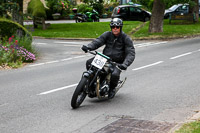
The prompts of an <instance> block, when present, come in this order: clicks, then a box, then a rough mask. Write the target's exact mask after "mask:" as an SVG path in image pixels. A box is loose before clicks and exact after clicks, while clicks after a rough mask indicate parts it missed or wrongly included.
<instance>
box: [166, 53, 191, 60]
mask: <svg viewBox="0 0 200 133" xmlns="http://www.w3.org/2000/svg"><path fill="white" fill-rule="evenodd" d="M190 54H192V52H188V53H185V54H181V55H177V56H174V57H171V58H170V59H171V60H173V59H177V58H180V57H183V56H186V55H190Z"/></svg>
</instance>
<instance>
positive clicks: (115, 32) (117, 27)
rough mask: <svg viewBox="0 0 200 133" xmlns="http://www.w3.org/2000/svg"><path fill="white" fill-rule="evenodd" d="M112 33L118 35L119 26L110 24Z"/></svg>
mask: <svg viewBox="0 0 200 133" xmlns="http://www.w3.org/2000/svg"><path fill="white" fill-rule="evenodd" d="M111 28H112V33H113V34H114V35H115V36H119V34H120V27H119V26H112V27H111Z"/></svg>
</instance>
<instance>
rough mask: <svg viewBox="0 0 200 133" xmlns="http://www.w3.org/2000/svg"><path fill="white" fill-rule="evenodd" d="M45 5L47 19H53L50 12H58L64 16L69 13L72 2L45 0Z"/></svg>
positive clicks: (67, 0) (66, 0)
mask: <svg viewBox="0 0 200 133" xmlns="http://www.w3.org/2000/svg"><path fill="white" fill-rule="evenodd" d="M46 2H47V7H48V8H49V9H48V10H46V14H47V19H53V17H52V14H55V13H60V14H61V17H66V16H68V15H69V14H70V11H71V7H72V4H71V3H70V1H69V0H46Z"/></svg>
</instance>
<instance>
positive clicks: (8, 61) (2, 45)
mask: <svg viewBox="0 0 200 133" xmlns="http://www.w3.org/2000/svg"><path fill="white" fill-rule="evenodd" d="M18 38H19V37H18ZM25 38H26V37H24V38H20V41H18V40H17V38H15V37H14V36H12V37H10V38H9V40H8V41H1V42H0V66H1V67H5V66H9V67H14V68H16V67H19V66H21V65H22V63H23V62H32V61H34V60H35V55H34V54H33V53H31V52H29V51H28V50H27V49H26V48H25V47H24V44H28V43H29V46H31V42H32V41H31V40H30V38H28V39H25ZM19 43H21V44H19Z"/></svg>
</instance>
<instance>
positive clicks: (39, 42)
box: [35, 42, 47, 45]
mask: <svg viewBox="0 0 200 133" xmlns="http://www.w3.org/2000/svg"><path fill="white" fill-rule="evenodd" d="M35 44H39V45H46V44H47V43H40V42H38V43H35Z"/></svg>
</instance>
